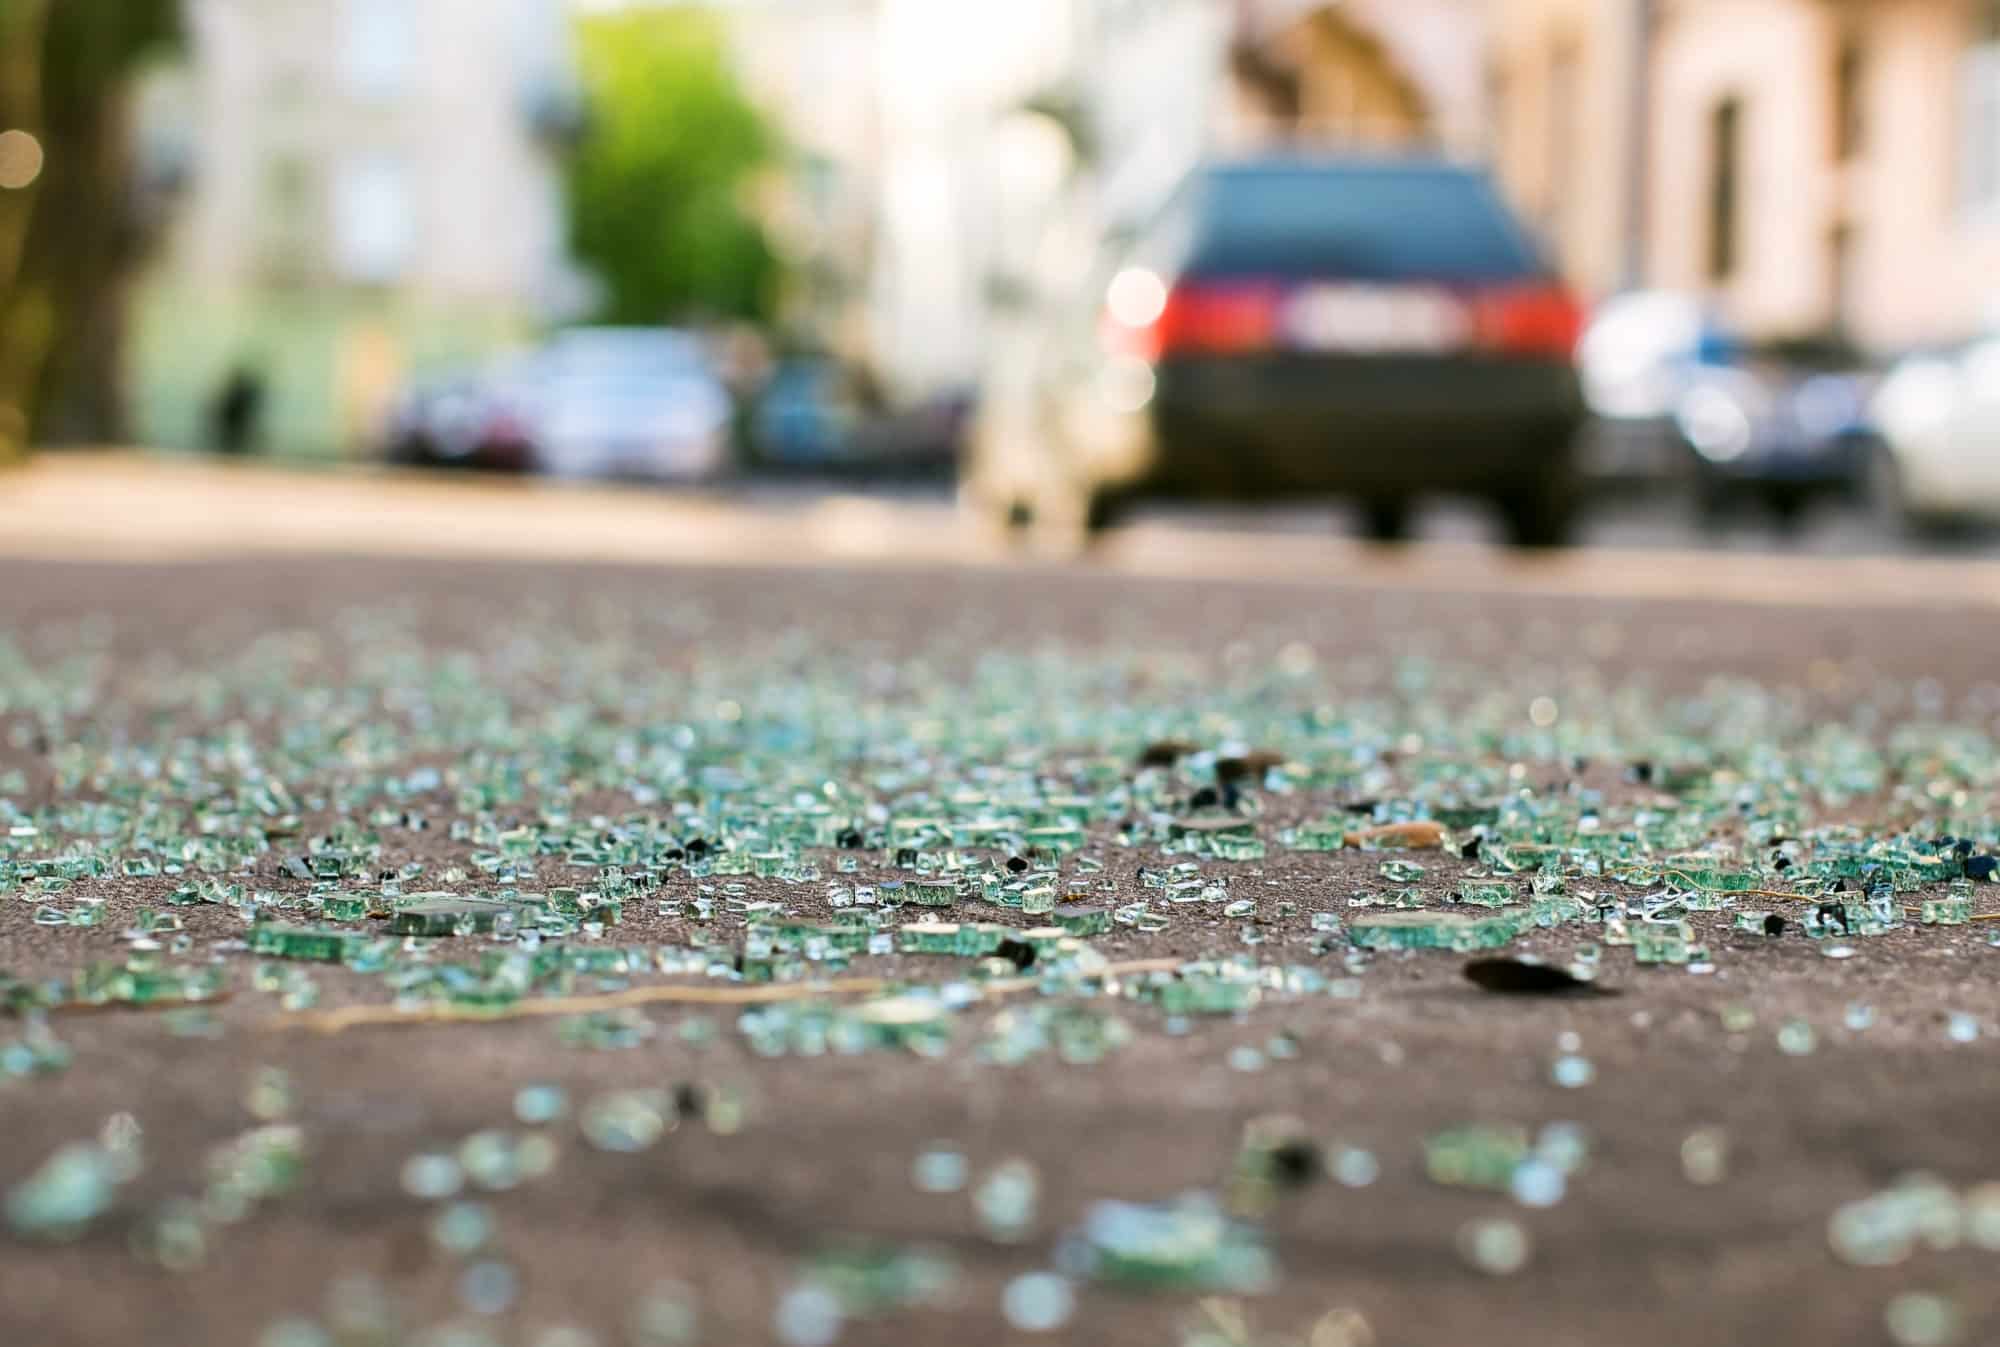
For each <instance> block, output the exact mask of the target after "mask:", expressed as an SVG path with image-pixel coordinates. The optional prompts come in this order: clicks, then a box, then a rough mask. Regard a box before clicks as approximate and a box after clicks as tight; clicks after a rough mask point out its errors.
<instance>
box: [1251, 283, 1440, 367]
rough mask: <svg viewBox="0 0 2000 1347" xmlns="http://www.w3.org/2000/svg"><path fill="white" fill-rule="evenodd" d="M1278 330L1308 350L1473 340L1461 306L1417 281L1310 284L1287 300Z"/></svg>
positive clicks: (1378, 349) (1389, 348) (1419, 347)
mask: <svg viewBox="0 0 2000 1347" xmlns="http://www.w3.org/2000/svg"><path fill="white" fill-rule="evenodd" d="M1280 329H1281V331H1282V332H1283V333H1284V335H1285V337H1286V339H1287V341H1288V344H1290V345H1291V346H1293V347H1295V348H1298V349H1301V350H1308V351H1351V352H1355V353H1357V354H1380V353H1390V352H1422V353H1427V354H1428V353H1437V352H1444V351H1456V350H1459V349H1461V348H1463V347H1465V346H1466V345H1467V344H1468V343H1469V342H1470V341H1471V339H1472V317H1471V315H1470V314H1469V313H1468V312H1467V311H1466V307H1465V305H1464V304H1463V303H1462V302H1461V301H1460V300H1459V299H1458V298H1456V297H1455V296H1453V295H1451V294H1450V293H1448V292H1446V291H1443V290H1434V289H1428V288H1425V287H1421V286H1382V285H1330V284H1327V285H1308V286H1304V287H1302V288H1300V289H1299V290H1297V291H1295V292H1294V293H1293V294H1292V296H1291V297H1290V299H1289V300H1288V301H1287V302H1286V305H1285V310H1284V315H1283V319H1282V321H1281V324H1280Z"/></svg>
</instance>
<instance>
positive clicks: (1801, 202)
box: [1487, 0, 2000, 352]
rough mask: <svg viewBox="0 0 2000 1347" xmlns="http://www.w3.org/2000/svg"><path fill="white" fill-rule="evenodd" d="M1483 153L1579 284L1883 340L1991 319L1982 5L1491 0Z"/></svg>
mask: <svg viewBox="0 0 2000 1347" xmlns="http://www.w3.org/2000/svg"><path fill="white" fill-rule="evenodd" d="M1488 59H1489V65H1488V81H1487V87H1488V92H1489V98H1490V114H1489V124H1490V131H1491V137H1492V139H1491V153H1492V156H1493V159H1494V162H1495V165H1496V167H1497V169H1498V171H1499V173H1500V175H1501V177H1502V179H1503V181H1504V182H1505V183H1506V184H1507V186H1508V188H1509V189H1510V191H1511V192H1512V194H1513V195H1514V196H1515V198H1516V199H1517V200H1518V201H1519V202H1520V203H1521V204H1522V205H1524V206H1525V207H1526V208H1527V209H1528V211H1529V212H1530V213H1531V214H1532V215H1533V216H1534V218H1536V219H1537V220H1539V221H1540V222H1541V224H1542V225H1543V227H1544V229H1545V231H1546V234H1547V237H1548V239H1549V241H1550V243H1551V245H1552V247H1553V249H1554V251H1555V253H1556V255H1557V256H1558V257H1559V258H1560V259H1561V261H1562V264H1563V266H1564V268H1565V270H1566V271H1567V272H1568V273H1569V275H1570V276H1571V278H1572V279H1573V280H1574V281H1575V282H1576V283H1577V285H1578V286H1579V287H1580V288H1581V289H1583V290H1584V291H1585V292H1586V293H1588V294H1590V295H1593V296H1601V295H1604V294H1608V293H1611V292H1612V291H1614V290H1617V289H1619V288H1622V287H1623V286H1625V285H1628V284H1635V283H1636V284H1643V285H1646V286H1653V287H1664V288H1671V289H1676V290H1684V291H1689V292H1694V293H1699V294H1702V295H1705V296H1708V297H1710V298H1711V299H1712V300H1713V301H1714V302H1715V304H1716V305H1717V307H1718V309H1719V310H1720V311H1721V312H1722V313H1723V314H1724V315H1725V317H1726V318H1727V319H1729V320H1730V321H1732V322H1733V323H1734V324H1736V325H1738V326H1739V327H1740V328H1742V329H1743V330H1744V331H1746V332H1748V333H1750V334H1751V335H1753V336H1758V337H1769V338H1780V337H1795V336H1810V335H1828V334H1838V335H1841V336H1845V337H1847V338H1849V339H1851V340H1853V341H1854V342H1856V343H1858V344H1859V345H1861V346H1862V347H1864V348H1867V349H1871V350H1875V351H1879V352H1888V351H1894V350H1897V349H1901V348H1906V347H1909V346H1914V345H1921V344H1925V343H1929V342H1934V341H1942V340H1951V339H1956V338H1959V337H1963V336H1966V335H1970V334H1971V333H1973V332H1975V331H1978V330H1980V329H1981V328H1982V327H1983V326H1985V325H1987V324H1989V323H1990V322H1992V321H1993V320H1994V319H1995V318H1996V317H2000V0H1496V4H1495V6H1494V12H1493V16H1492V26H1491V36H1490V41H1489V58H1488Z"/></svg>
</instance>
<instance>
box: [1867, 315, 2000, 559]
mask: <svg viewBox="0 0 2000 1347" xmlns="http://www.w3.org/2000/svg"><path fill="white" fill-rule="evenodd" d="M1873 418H1874V421H1875V424H1876V425H1877V426H1878V427H1879V428H1880V431H1881V435H1882V442H1883V445H1884V449H1885V452H1884V453H1883V454H1882V455H1881V456H1880V458H1879V459H1878V466H1879V470H1880V477H1879V486H1880V490H1881V494H1882V497H1883V499H1884V501H1885V503H1887V505H1888V506H1889V508H1891V509H1892V510H1894V511H1896V512H1897V513H1899V514H1900V516H1901V518H1902V520H1903V521H1904V522H1905V523H1906V524H1908V525H1910V526H1911V527H1914V528H1917V529H1930V528H1936V527H1942V526H1948V525H1953V524H1958V523H1963V522H1968V521H1972V520H1977V519H1987V520H1992V519H2000V335H1996V336H1988V337H1984V338H1981V339H1979V340H1976V341H1972V342H1968V343H1966V344H1964V345H1961V346H1956V347H1951V348H1948V349H1945V350H1939V351H1930V352H1923V353H1919V354H1916V355H1912V356H1909V357H1907V358H1906V359H1904V360H1902V361H1901V362H1899V363H1898V364H1897V365H1896V366H1895V367H1894V368H1892V369H1891V370H1890V371H1889V374H1888V377H1887V378H1885V379H1884V380H1883V381H1882V384H1881V386H1880V387H1879V388H1878V389H1877V390H1876V392H1875V397H1874V403H1873Z"/></svg>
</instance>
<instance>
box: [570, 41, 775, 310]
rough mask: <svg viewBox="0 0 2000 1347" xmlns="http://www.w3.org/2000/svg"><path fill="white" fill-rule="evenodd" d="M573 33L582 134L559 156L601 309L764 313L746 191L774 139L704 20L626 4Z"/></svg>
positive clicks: (765, 278) (760, 248) (573, 227)
mask: <svg viewBox="0 0 2000 1347" xmlns="http://www.w3.org/2000/svg"><path fill="white" fill-rule="evenodd" d="M579 27H580V44H581V57H582V65H583V75H584V84H585V90H586V93H587V96H588V98H589V103H590V129H589V131H588V133H587V134H586V136H585V139H584V142H583V144H582V145H581V147H579V149H578V150H577V152H576V154H575V156H574V157H573V158H572V160H571V163H570V169H569V210H570V231H571V240H572V247H573V248H574V250H575V252H576V255H577V257H578V258H579V259H580V260H581V261H582V262H583V263H584V264H585V265H587V266H589V267H591V268H592V269H593V270H594V271H595V272H596V273H597V275H598V277H599V278H600V279H601V280H602V281H603V283H604V285H605V302H604V306H603V309H602V311H601V312H600V314H599V317H600V318H601V319H602V320H603V321H606V322H616V323H658V322H666V321H673V320H677V319H681V318H686V317H691V316H709V317H735V318H768V317H769V316H770V314H771V312H772V310H773V308H774V305H775V302H776V298H777V295H776V290H777V281H778V265H777V260H776V258H775V256H774V254H773V253H772V250H771V247H770V245H769V242H768V241H767V239H766V238H765V236H764V232H763V230H762V228H761V227H760V226H759V225H758V224H757V222H756V221H755V219H753V218H752V216H751V215H750V213H749V212H748V210H747V209H746V206H745V196H746V193H747V191H748V189H749V186H750V185H751V183H752V181H753V179H754V177H755V175H756V174H757V173H758V171H759V170H760V169H762V168H764V167H765V166H766V165H768V164H770V163H771V162H772V160H773V157H774V156H775V153H776V148H777V147H776V145H775V142H774V139H773V136H772V134H771V132H770V130H769V129H768V128H767V126H766V125H765V122H764V120H763V118H762V117H761V116H760V115H759V114H758V112H757V109H756V108H755V107H753V106H752V105H751V103H750V102H749V100H748V99H747V98H746V97H745V96H744V95H743V92H742V90H741V89H740V88H739V87H738V85H737V83H736V80H735V78H734V77H733V75H732V73H731V71H730V69H729V65H728V59H727V55H726V52H725V50H724V45H723V36H722V33H721V30H720V27H719V25H718V24H717V22H716V20H715V19H714V18H713V17H712V16H710V15H707V14H704V13H702V12H700V11H699V10H692V9H687V8H674V9H635V10H627V11H623V12H619V13H614V14H606V15H600V16H595V17H592V18H589V19H586V20H584V21H583V22H582V23H581V24H580V26H579Z"/></svg>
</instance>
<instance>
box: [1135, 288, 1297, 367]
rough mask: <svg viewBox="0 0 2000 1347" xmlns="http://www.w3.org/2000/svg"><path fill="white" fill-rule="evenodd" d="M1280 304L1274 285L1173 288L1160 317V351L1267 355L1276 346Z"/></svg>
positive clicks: (1280, 299)
mask: <svg viewBox="0 0 2000 1347" xmlns="http://www.w3.org/2000/svg"><path fill="white" fill-rule="evenodd" d="M1283 299H1284V296H1283V294H1282V293H1281V292H1280V290H1279V289H1278V287H1277V286H1275V285H1267V284H1261V283H1256V282H1251V283H1239V284H1233V285H1215V284H1207V285H1203V284H1191V285H1177V286H1175V287H1174V289H1173V291H1172V292H1171V293H1170V294H1169V295H1168V296H1167V307H1166V311H1165V312H1164V313H1162V314H1161V315H1160V321H1159V324H1158V326H1159V333H1160V352H1161V354H1163V355H1172V354H1180V353H1193V352H1206V353H1209V354H1218V355H1228V354H1236V353H1241V352H1245V351H1263V350H1268V349H1270V347H1272V346H1273V345H1275V344H1276V343H1277V339H1278V317H1279V308H1280V306H1281V304H1282V303H1283Z"/></svg>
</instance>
